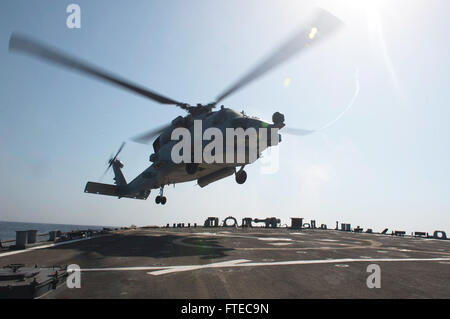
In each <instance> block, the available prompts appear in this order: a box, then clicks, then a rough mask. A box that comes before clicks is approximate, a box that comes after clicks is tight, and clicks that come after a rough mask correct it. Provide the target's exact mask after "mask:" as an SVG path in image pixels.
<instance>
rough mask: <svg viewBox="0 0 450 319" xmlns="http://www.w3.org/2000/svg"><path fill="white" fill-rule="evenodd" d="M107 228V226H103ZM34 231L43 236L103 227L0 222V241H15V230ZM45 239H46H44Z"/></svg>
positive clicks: (101, 227)
mask: <svg viewBox="0 0 450 319" xmlns="http://www.w3.org/2000/svg"><path fill="white" fill-rule="evenodd" d="M105 227H107V226H105ZM32 229H36V230H37V231H38V234H45V233H48V232H49V231H52V230H60V231H62V232H69V231H71V230H80V229H83V230H84V229H103V226H98V225H97V226H86V225H63V224H37V223H17V222H2V221H0V240H2V241H3V240H10V239H16V230H32ZM45 238H46V237H45Z"/></svg>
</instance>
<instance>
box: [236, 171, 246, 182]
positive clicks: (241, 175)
mask: <svg viewBox="0 0 450 319" xmlns="http://www.w3.org/2000/svg"><path fill="white" fill-rule="evenodd" d="M246 180H247V173H246V172H245V171H244V170H240V171H238V172H236V183H238V184H239V185H242V184H244V183H245V181H246Z"/></svg>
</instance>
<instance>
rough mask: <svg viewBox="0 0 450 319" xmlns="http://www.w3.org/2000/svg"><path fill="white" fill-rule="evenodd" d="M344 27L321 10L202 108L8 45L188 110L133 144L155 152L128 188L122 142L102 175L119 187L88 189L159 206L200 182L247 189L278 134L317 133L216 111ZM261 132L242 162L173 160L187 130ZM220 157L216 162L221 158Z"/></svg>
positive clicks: (57, 56)
mask: <svg viewBox="0 0 450 319" xmlns="http://www.w3.org/2000/svg"><path fill="white" fill-rule="evenodd" d="M341 25H342V22H341V21H340V20H339V19H338V18H337V17H335V16H334V15H332V14H331V13H329V12H327V11H325V10H323V9H316V12H315V14H314V15H313V16H312V19H311V20H310V22H309V23H308V24H306V25H304V26H303V27H301V28H300V29H299V30H298V31H297V32H295V33H294V34H293V36H292V37H290V38H289V39H288V40H287V41H285V42H284V43H282V45H281V46H279V47H278V48H277V49H276V50H275V51H274V52H273V53H272V54H270V55H269V56H268V57H267V58H266V59H263V60H262V61H261V62H260V63H258V64H257V65H256V66H255V67H254V68H252V69H250V71H249V72H247V73H245V74H244V76H242V77H241V78H239V79H238V81H236V82H235V83H234V84H232V85H231V86H229V87H228V88H227V89H226V90H225V91H224V92H223V93H221V94H220V95H219V96H218V97H217V98H216V99H215V101H214V102H211V103H209V104H197V105H195V106H191V105H189V104H188V103H183V102H180V101H177V100H174V99H171V98H168V97H166V96H163V95H161V94H159V93H156V92H154V91H152V90H149V89H147V88H144V87H142V86H140V85H137V84H135V83H132V82H130V81H128V80H125V79H123V78H121V77H119V76H116V75H113V74H111V73H109V72H107V71H105V70H103V69H101V68H99V67H97V66H94V65H92V64H90V63H87V62H84V61H82V60H79V59H77V58H75V57H72V56H70V55H68V54H65V53H63V52H61V51H59V50H58V49H55V48H51V47H50V46H48V45H46V44H43V43H41V42H39V41H37V40H35V39H32V38H30V37H27V36H24V35H19V34H16V33H13V34H12V35H11V38H10V41H9V50H10V52H19V53H25V54H29V55H32V56H34V57H37V58H40V59H42V60H44V61H45V62H50V63H53V64H56V65H59V66H63V67H65V68H68V69H71V70H74V71H77V72H80V73H82V74H85V75H88V76H91V77H94V78H97V79H99V80H103V81H105V82H108V83H110V84H113V85H116V86H118V87H121V88H124V89H126V90H129V91H131V92H134V93H136V94H138V95H141V96H144V97H147V98H149V99H150V100H153V101H155V102H158V103H161V104H164V105H174V106H176V107H178V108H180V109H182V110H184V111H186V112H187V113H188V114H187V115H186V116H184V117H183V116H179V117H177V118H175V119H174V120H173V121H171V122H170V123H168V124H164V125H162V126H159V127H157V128H154V129H151V130H149V131H147V132H145V133H143V134H141V135H139V136H136V137H134V138H132V140H133V141H135V142H138V143H143V144H149V143H150V142H152V141H153V143H152V145H153V151H154V153H153V154H151V155H150V158H149V159H150V162H151V163H152V164H151V165H150V166H149V167H148V168H146V169H145V170H144V171H143V172H142V173H141V174H139V175H138V176H137V177H136V178H135V179H133V180H132V181H131V182H129V183H128V182H127V180H126V179H125V176H124V174H123V173H122V168H123V167H124V164H123V162H122V161H120V160H119V159H118V156H119V154H120V153H121V151H122V150H123V148H124V146H125V143H122V145H121V146H120V148H119V150H118V151H117V152H116V154H115V155H114V156H112V157H111V158H110V159H109V161H108V164H107V169H106V171H105V173H104V174H103V176H105V175H106V173H107V172H108V171H109V170H110V169H111V168H112V170H113V172H114V185H113V184H103V183H97V182H87V184H86V187H85V189H84V192H85V193H91V194H99V195H107V196H115V197H118V198H133V199H140V200H146V199H147V198H148V197H149V195H150V192H151V190H153V189H156V190H157V189H159V195H157V196H156V198H155V202H156V204H162V205H165V204H166V202H167V198H166V197H165V196H164V187H165V186H167V185H170V184H174V185H175V184H177V183H184V182H189V181H195V180H196V181H197V183H198V185H199V186H200V187H202V188H203V187H206V186H207V185H209V184H211V183H213V182H216V181H218V180H221V179H223V178H226V177H229V176H231V175H235V179H236V182H237V183H238V184H244V183H245V182H246V180H247V173H246V172H245V170H244V168H245V166H246V165H250V164H252V163H253V162H255V161H256V160H257V159H258V158H260V156H261V153H262V152H263V151H264V150H265V149H267V148H269V147H272V146H275V145H277V144H278V143H279V142H281V135H280V134H278V131H279V130H281V129H284V130H285V132H286V133H289V134H294V135H300V136H302V135H307V134H310V133H311V132H313V131H311V130H304V129H297V128H288V127H285V123H284V121H285V118H284V115H283V114H282V113H280V112H275V113H274V114H273V116H272V122H269V121H264V120H262V119H259V118H257V117H251V116H248V115H247V114H245V113H244V112H243V111H242V112H237V111H234V110H233V109H230V108H226V107H224V106H223V105H221V106H220V109H218V110H215V109H216V108H217V107H218V105H219V104H220V103H221V102H222V101H223V100H225V99H226V98H227V97H229V96H230V95H232V94H234V93H235V92H237V91H238V90H240V89H242V88H243V87H244V86H247V85H248V84H249V83H251V82H253V81H255V80H256V79H257V78H259V77H261V76H262V75H264V74H266V73H268V72H269V71H271V70H273V69H274V68H275V67H277V66H279V65H280V64H281V63H284V62H286V61H287V60H288V59H290V58H292V57H293V56H294V55H296V54H298V53H301V52H303V51H305V50H306V49H309V48H310V47H312V46H314V45H316V44H317V43H319V42H321V41H322V40H323V39H325V38H326V37H328V36H329V35H331V34H332V33H334V32H335V31H336V30H337V29H339V28H340V26H341ZM198 125H200V128H198ZM261 128H264V129H268V130H269V131H270V134H265V135H257V137H256V140H257V146H256V148H255V147H253V149H254V150H255V152H256V156H253V157H252V156H249V154H250V148H251V147H250V144H249V137H248V136H244V139H245V140H244V142H243V145H244V148H243V149H241V151H242V150H243V152H244V156H243V159H242V157H241V160H237V157H238V155H239V154H237V153H238V152H236V154H235V153H233V156H231V160H227V161H221V160H218V161H212V162H205V160H204V159H202V158H200V160H198V159H196V160H195V159H194V157H196V156H195V154H194V152H193V150H192V147H191V150H189V149H188V150H184V149H183V151H182V152H183V156H184V155H186V156H184V157H183V158H184V160H182V161H181V162H180V161H174V160H173V150H174V148H175V147H176V145H177V143H179V142H180V141H179V140H176V139H174V138H173V135H174V132H175V131H177V130H180V129H184V131H183V132H188V133H193V136H194V137H189V138H186V139H187V140H190V139H191V140H190V141H189V142H191V141H192V142H194V139H195V138H196V137H195V133H200V134H203V133H206V131H207V130H208V129H215V130H216V133H217V131H218V132H219V133H221V132H226V131H227V130H228V129H235V130H236V129H242V130H244V129H245V130H248V129H254V130H261ZM233 141H235V139H234V140H233ZM261 142H263V143H261ZM188 144H190V143H188ZM194 144H195V142H194ZM194 147H195V145H194ZM207 147H208V141H207V140H202V141H200V152H202V151H203V150H204V149H205V148H207ZM214 151H215V152H218V154H214V155H218V156H219V158H220V157H226V155H227V154H228V155H229V154H230V153H231V151H236V146H235V145H232V146H229V145H228V144H227V145H225V146H224V147H217V149H215V150H214ZM215 158H216V159H217V156H215ZM189 159H191V161H189ZM102 178H103V177H102Z"/></svg>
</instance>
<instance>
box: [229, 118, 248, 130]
mask: <svg viewBox="0 0 450 319" xmlns="http://www.w3.org/2000/svg"><path fill="white" fill-rule="evenodd" d="M231 125H232V126H233V128H238V127H242V128H243V129H246V128H247V121H246V119H245V118H237V119H234V120H233V121H232V122H231Z"/></svg>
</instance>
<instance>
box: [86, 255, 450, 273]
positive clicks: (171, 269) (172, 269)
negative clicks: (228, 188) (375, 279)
mask: <svg viewBox="0 0 450 319" xmlns="http://www.w3.org/2000/svg"><path fill="white" fill-rule="evenodd" d="M421 261H422V262H424V261H425V262H427V261H428V262H433V261H437V262H443V261H448V262H450V258H370V259H369V258H364V259H355V258H343V259H322V260H288V261H274V262H251V260H247V259H237V260H228V261H224V262H218V263H211V264H205V265H180V266H149V267H116V268H90V269H87V268H83V269H81V271H84V272H96V271H148V270H151V271H150V272H148V273H147V274H149V275H153V276H159V275H166V274H170V273H177V272H184V271H193V270H199V269H209V268H234V267H262V266H292V265H314V264H348V263H355V262H365V263H367V262H374V263H377V262H421ZM338 267H339V266H338Z"/></svg>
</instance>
